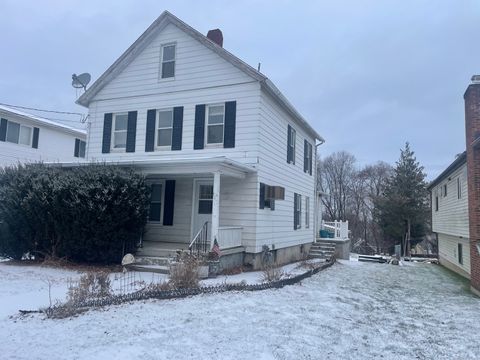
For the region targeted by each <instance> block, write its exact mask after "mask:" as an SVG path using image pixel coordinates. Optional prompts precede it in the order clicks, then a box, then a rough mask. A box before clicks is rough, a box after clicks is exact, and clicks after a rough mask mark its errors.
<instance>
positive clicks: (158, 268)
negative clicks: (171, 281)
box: [128, 263, 170, 274]
mask: <svg viewBox="0 0 480 360" xmlns="http://www.w3.org/2000/svg"><path fill="white" fill-rule="evenodd" d="M128 269H129V270H134V271H143V272H154V273H160V274H170V266H162V265H144V264H137V263H135V264H131V265H128Z"/></svg>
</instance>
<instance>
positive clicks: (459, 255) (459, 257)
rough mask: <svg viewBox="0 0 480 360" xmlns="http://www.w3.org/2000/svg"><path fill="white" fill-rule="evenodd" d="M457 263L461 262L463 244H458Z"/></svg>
mask: <svg viewBox="0 0 480 360" xmlns="http://www.w3.org/2000/svg"><path fill="white" fill-rule="evenodd" d="M458 263H459V264H463V245H462V244H460V243H459V244H458Z"/></svg>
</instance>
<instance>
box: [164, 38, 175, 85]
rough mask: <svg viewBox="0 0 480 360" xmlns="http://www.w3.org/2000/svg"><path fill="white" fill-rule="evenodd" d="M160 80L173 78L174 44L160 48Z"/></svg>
mask: <svg viewBox="0 0 480 360" xmlns="http://www.w3.org/2000/svg"><path fill="white" fill-rule="evenodd" d="M161 73H162V79H166V78H172V77H174V76H175V44H168V45H163V46H162V69H161Z"/></svg>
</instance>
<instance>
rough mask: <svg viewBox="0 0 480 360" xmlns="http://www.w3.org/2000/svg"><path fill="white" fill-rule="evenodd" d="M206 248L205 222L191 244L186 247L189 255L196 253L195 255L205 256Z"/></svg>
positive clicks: (206, 226)
mask: <svg viewBox="0 0 480 360" xmlns="http://www.w3.org/2000/svg"><path fill="white" fill-rule="evenodd" d="M207 248H208V221H205V223H204V224H203V226H202V227H201V228H200V230H198V232H197V234H196V235H195V236H194V238H193V240H192V242H191V243H190V245H189V246H188V249H189V250H190V253H191V254H192V253H196V254H197V255H200V254H206V253H207Z"/></svg>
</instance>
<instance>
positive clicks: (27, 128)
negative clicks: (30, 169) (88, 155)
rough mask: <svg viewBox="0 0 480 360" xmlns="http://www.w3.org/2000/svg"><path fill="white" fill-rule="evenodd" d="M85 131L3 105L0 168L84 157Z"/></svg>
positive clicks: (1, 109) (0, 114)
mask: <svg viewBox="0 0 480 360" xmlns="http://www.w3.org/2000/svg"><path fill="white" fill-rule="evenodd" d="M85 139H86V131H85V130H81V129H77V128H74V127H70V126H67V125H64V124H61V123H58V122H55V121H52V120H48V119H44V118H42V117H39V116H36V115H32V114H28V113H25V112H23V111H19V110H17V109H14V108H11V107H7V106H3V105H0V168H1V167H4V166H10V165H15V164H18V163H30V162H38V161H45V162H60V161H62V162H63V161H75V160H79V159H81V158H83V157H85V144H86V143H85Z"/></svg>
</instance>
